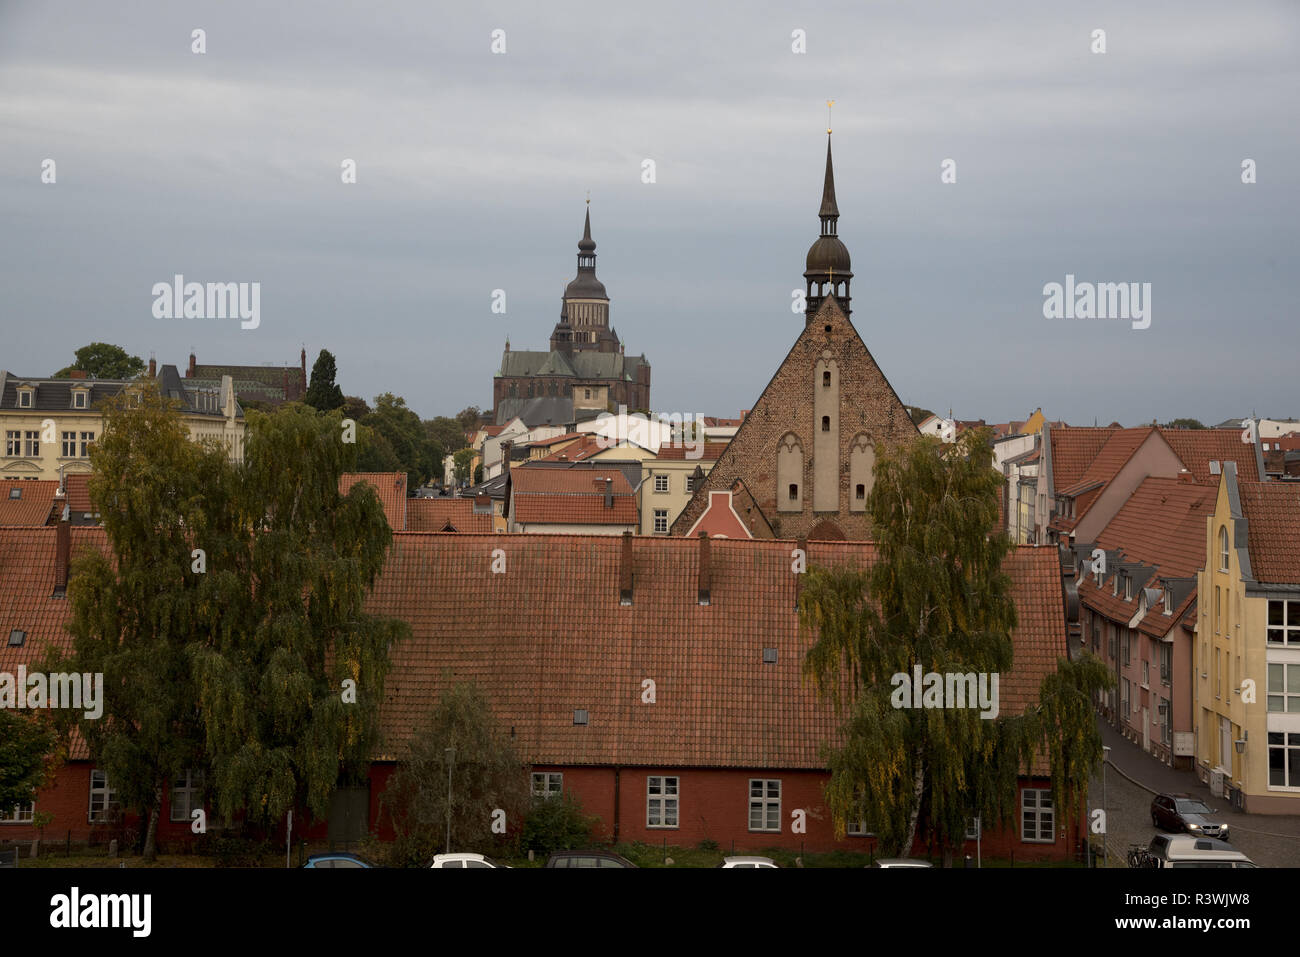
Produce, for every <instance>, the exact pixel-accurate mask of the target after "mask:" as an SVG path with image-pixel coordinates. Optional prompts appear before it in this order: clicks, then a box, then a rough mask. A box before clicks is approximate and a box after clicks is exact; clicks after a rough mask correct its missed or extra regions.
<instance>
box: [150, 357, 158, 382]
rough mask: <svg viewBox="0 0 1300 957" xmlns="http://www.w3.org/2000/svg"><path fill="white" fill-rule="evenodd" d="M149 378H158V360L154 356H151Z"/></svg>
mask: <svg viewBox="0 0 1300 957" xmlns="http://www.w3.org/2000/svg"><path fill="white" fill-rule="evenodd" d="M149 378H151V379H156V378H158V360H157V359H155V358H154V357H153V356H150V357H149Z"/></svg>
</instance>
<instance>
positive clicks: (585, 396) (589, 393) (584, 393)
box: [582, 389, 591, 399]
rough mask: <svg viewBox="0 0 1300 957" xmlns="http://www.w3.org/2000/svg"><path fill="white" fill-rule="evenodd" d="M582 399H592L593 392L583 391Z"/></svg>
mask: <svg viewBox="0 0 1300 957" xmlns="http://www.w3.org/2000/svg"><path fill="white" fill-rule="evenodd" d="M582 397H583V398H584V399H590V398H591V390H590V389H583V390H582Z"/></svg>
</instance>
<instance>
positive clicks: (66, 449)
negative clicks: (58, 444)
mask: <svg viewBox="0 0 1300 957" xmlns="http://www.w3.org/2000/svg"><path fill="white" fill-rule="evenodd" d="M76 454H77V433H76V432H64V433H63V450H62V455H63V457H64V458H65V459H70V458H72V457H73V456H75V455H76Z"/></svg>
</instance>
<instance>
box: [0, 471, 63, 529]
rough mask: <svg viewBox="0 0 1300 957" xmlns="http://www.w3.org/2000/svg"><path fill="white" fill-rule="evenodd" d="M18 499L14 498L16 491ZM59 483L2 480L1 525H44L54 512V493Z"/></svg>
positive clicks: (0, 493) (0, 485) (0, 500)
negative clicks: (15, 491)
mask: <svg viewBox="0 0 1300 957" xmlns="http://www.w3.org/2000/svg"><path fill="white" fill-rule="evenodd" d="M15 489H16V490H17V492H18V496H19V497H18V498H14V497H13V494H14V490H15ZM58 490H59V483H58V482H56V481H55V480H53V479H48V480H46V479H42V480H39V481H31V480H29V479H21V480H20V479H12V480H10V479H5V480H0V525H44V524H45V523H46V522H48V521H49V520H50V514H51V512H53V510H54V493H55V492H57V491H58Z"/></svg>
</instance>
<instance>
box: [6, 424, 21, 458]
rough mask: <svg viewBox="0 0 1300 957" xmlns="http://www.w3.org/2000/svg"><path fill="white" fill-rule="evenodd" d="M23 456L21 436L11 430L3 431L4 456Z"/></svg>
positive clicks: (19, 433)
mask: <svg viewBox="0 0 1300 957" xmlns="http://www.w3.org/2000/svg"><path fill="white" fill-rule="evenodd" d="M22 454H23V434H22V433H21V432H18V431H15V430H13V429H8V430H6V431H5V455H8V456H18V455H22Z"/></svg>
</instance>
